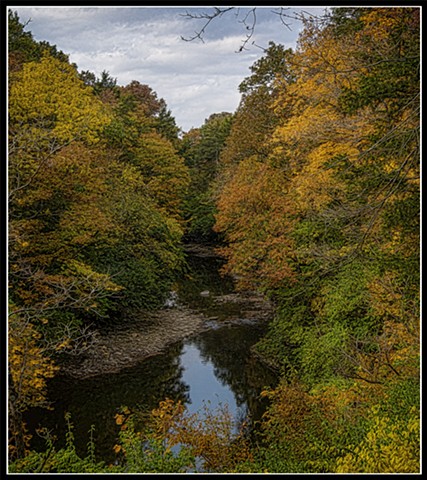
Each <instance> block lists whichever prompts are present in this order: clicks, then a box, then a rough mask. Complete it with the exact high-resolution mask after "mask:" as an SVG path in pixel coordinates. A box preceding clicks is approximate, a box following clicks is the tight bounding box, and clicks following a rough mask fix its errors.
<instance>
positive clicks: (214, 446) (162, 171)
mask: <svg viewBox="0 0 427 480" xmlns="http://www.w3.org/2000/svg"><path fill="white" fill-rule="evenodd" d="M419 13H420V9H418V8H415V7H393V8H365V7H353V8H348V7H346V8H334V9H332V10H331V12H330V13H328V14H327V15H325V16H323V17H322V18H316V17H313V16H307V17H303V18H302V19H303V24H304V28H303V30H302V32H301V34H300V36H299V40H298V44H297V47H296V48H295V49H294V50H292V49H285V48H284V47H283V46H282V45H279V44H275V43H273V42H271V43H270V44H269V46H268V48H267V49H266V50H265V52H264V55H263V56H262V57H261V58H260V59H259V60H258V61H257V62H255V63H254V64H253V66H252V67H251V73H250V75H249V76H248V77H247V78H246V79H242V82H241V84H240V93H241V101H240V104H239V106H238V108H237V110H236V111H235V112H234V113H233V114H229V113H224V112H222V113H215V114H213V115H211V116H210V117H209V118H208V119H207V120H206V121H205V123H204V125H202V126H200V127H199V128H195V129H192V130H190V131H189V132H186V133H185V134H183V135H182V136H180V135H179V133H180V132H179V128H178V127H177V126H176V123H175V120H174V118H173V116H172V113H171V112H170V111H169V110H168V107H167V104H166V102H165V100H164V99H161V98H158V96H157V94H156V92H154V91H153V90H152V89H151V88H150V87H149V86H148V85H146V84H142V83H140V82H139V81H136V80H135V81H132V82H131V83H130V84H129V85H126V86H118V85H117V84H116V81H115V79H113V78H111V77H110V75H109V74H108V72H107V71H104V72H103V74H102V75H101V78H97V77H96V76H95V75H94V74H93V73H91V72H89V71H86V72H79V71H78V67H77V66H76V65H74V64H71V63H70V62H69V59H68V56H67V55H66V54H64V53H63V52H60V51H58V50H57V48H56V47H55V46H52V45H50V44H49V43H47V42H37V41H35V40H34V39H33V37H32V35H31V33H30V32H28V31H25V27H24V25H22V23H21V22H20V20H19V17H18V15H17V14H16V13H14V12H11V11H9V23H8V26H9V29H8V33H9V44H8V45H9V82H8V89H9V91H8V95H9V105H8V113H9V130H8V133H9V137H8V140H9V145H8V214H9V218H8V233H9V238H8V261H9V278H8V280H9V290H8V365H9V402H8V414H9V459H10V462H11V465H12V469H13V471H17V472H18V471H21V472H27V473H29V472H31V471H35V469H37V468H42V469H43V468H46V472H47V471H51V472H55V471H56V472H60V471H69V470H64V469H66V468H74V469H75V470H73V471H77V472H106V471H110V472H113V471H114V472H117V473H120V472H124V471H127V472H137V473H141V468H147V469H148V471H161V472H163V471H169V470H165V469H166V468H169V469H171V470H170V471H175V472H176V471H182V469H184V468H190V469H191V468H195V467H194V465H195V463H194V461H195V460H194V458H195V457H197V455H199V454H200V452H203V451H204V450H203V449H204V448H207V447H206V445H210V448H211V450H209V455H211V457H210V458H211V459H212V462H211V464H210V465H211V467H210V468H211V471H212V472H217V473H221V472H222V473H223V472H227V473H241V472H252V473H259V472H270V473H277V472H282V473H292V472H296V473H324V472H328V473H417V472H419V470H420V201H421V199H420V19H419ZM184 241H192V242H210V243H214V245H215V246H216V247H217V251H218V252H219V253H220V254H221V255H222V256H223V257H224V258H225V260H226V263H225V267H224V273H227V274H230V275H232V276H233V278H234V279H235V280H236V284H237V286H238V288H241V289H249V290H256V291H258V292H262V293H263V294H265V295H266V296H268V297H269V298H270V299H271V300H272V301H273V302H274V305H275V317H274V320H273V321H272V322H271V323H270V325H269V329H268V332H267V334H266V336H265V337H264V338H262V339H261V341H260V342H259V343H258V344H256V346H255V349H254V350H255V352H256V354H257V355H258V356H259V357H260V358H262V359H263V360H264V361H265V362H266V363H267V364H269V365H270V366H271V368H272V369H274V370H275V371H276V372H277V373H278V374H279V376H280V382H279V385H278V387H277V388H275V389H266V390H265V391H264V392H263V396H264V397H265V398H266V399H268V401H269V405H270V406H269V408H268V410H267V413H266V414H265V416H264V419H263V421H262V422H261V424H260V431H261V432H262V435H261V439H260V438H257V439H256V440H254V441H253V442H252V443H251V442H250V441H249V440H248V439H247V438H239V440H238V441H235V442H234V443H230V444H227V445H226V446H224V445H225V444H224V443H223V442H222V443H221V441H219V437H218V436H215V429H216V427H215V426H213V425H217V424H216V423H215V422H216V420H213V419H211V421H212V422H213V423H212V424H209V425H208V424H205V425H204V427H203V428H202V427H201V426H200V424H199V427H197V428H195V427H194V425H195V424H196V423H194V422H196V421H195V419H194V418H188V417H185V414H184V411H183V410H182V408H181V406H179V405H173V404H172V403H170V402H169V401H166V400H165V402H164V403H162V405H160V406H159V409H158V410H156V411H154V412H152V418H151V420H152V422H154V423H152V424H150V425H154V427H153V428H154V430H150V431H149V433H147V432H145V434H147V435H148V436H147V437H144V438H145V439H146V441H147V442H148V444H149V445H151V447H150V448H151V450H150V449H148V450H144V451H141V452H140V455H141V456H140V457H133V456H132V455H131V453H130V452H131V451H133V450H132V449H133V447H135V446H136V445H139V443H138V442H141V438H142V437H141V435H142V433H141V432H138V431H137V428H136V425H135V424H134V423H133V420H134V417H132V415H128V414H126V415H124V416H122V417H120V418H119V421H120V422H121V423H120V425H122V424H126V425H127V426H126V428H123V429H122V433H121V436H120V439H119V440H118V442H119V445H118V447H117V452H121V455H122V457H121V461H120V462H121V463H120V462H119V463H120V464H119V465H118V466H106V465H102V464H98V463H96V462H95V461H94V459H93V458H92V457H90V458H89V457H88V458H87V459H81V458H78V457H76V455H75V452H74V453H73V450H72V445H71V444H68V447H67V448H68V450H67V452H68V453H67V455H69V456H68V457H67V459H68V460H67V462H69V463H66V462H65V460H64V458H65V457H64V452H61V451H55V449H53V450H52V452H51V453H49V456H50V457H49V462H46V461H44V460H43V457H42V456H40V455H41V454H39V453H37V452H34V451H31V450H30V448H29V438H28V435H27V433H26V429H25V425H24V423H23V414H24V412H26V411H27V410H28V409H29V408H31V407H34V406H46V405H47V398H46V385H47V382H48V381H49V379H50V378H52V377H53V376H54V375H56V374H57V372H58V370H59V369H60V365H61V361H62V360H61V359H63V358H64V356H66V355H69V354H72V353H73V352H77V351H79V352H81V351H83V350H84V349H85V348H90V340H91V337H90V332H89V330H88V326H89V325H96V326H98V327H102V325H103V324H104V323H105V322H108V321H115V322H119V321H120V320H121V319H122V318H123V316H124V315H132V312H136V311H140V310H141V309H145V310H148V309H156V308H159V307H161V306H162V305H163V304H164V302H165V299H166V297H167V295H168V292H169V291H170V289H171V285H172V284H173V282H174V280H175V279H176V278H177V276H179V275H180V274H182V272H183V271H184V269H185V255H184V250H183V242H184ZM125 418H126V421H125ZM167 422H169V423H167ZM166 425H167V428H166ZM169 428H170V429H171V430H168V429H169ZM156 429H157V430H156ZM161 432H163V436H162V435H161ZM173 432H174V433H173ZM218 435H219V433H218ZM207 439H209V441H208V440H207ZM159 440H160V441H159ZM162 440H164V442H163V443H162ZM168 442H169V443H168ZM173 442H176V443H180V444H181V445H183V446H184V447H185V448H184V447H183V450H182V452H181V453H180V454H179V456H178V457H174V456H173V455H172V454H171V451H170V449H169V450H168V448H169V447H168V445H169V446H170V444H173ZM163 448H166V450H162V449H163ZM150 451H151V453H150ZM220 451H221V452H222V453H221V454H220V453H219V452H220ZM70 452H71V453H72V455H71V453H70ZM126 452H127V454H126ZM153 452H154V453H153ZM187 454H188V455H187ZM144 455H146V456H145V457H144ZM150 455H152V456H150ZM156 455H160V457H161V458H162V459H163V460H162V462H160V463H156V462H154V461H153V458H157V457H156ZM192 455H193V456H192ZM219 459H221V460H219ZM61 462H65V463H64V464H63V463H61ZM70 462H71V463H70ZM150 462H151V463H150ZM192 462H193V463H192ZM64 465H65V466H64ZM67 465H68V466H67ZM32 469H33V470H32ZM49 469H50V470H49ZM61 469H62V470H61ZM114 469H116V470H114Z"/></svg>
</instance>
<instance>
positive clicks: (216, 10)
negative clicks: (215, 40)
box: [181, 7, 235, 43]
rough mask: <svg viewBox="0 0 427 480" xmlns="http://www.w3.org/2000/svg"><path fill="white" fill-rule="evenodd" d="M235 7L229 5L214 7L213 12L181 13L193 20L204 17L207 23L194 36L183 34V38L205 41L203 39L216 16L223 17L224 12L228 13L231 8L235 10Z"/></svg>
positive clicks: (188, 40)
mask: <svg viewBox="0 0 427 480" xmlns="http://www.w3.org/2000/svg"><path fill="white" fill-rule="evenodd" d="M234 8H235V7H227V8H218V7H214V12H213V13H200V14H194V13H189V12H186V13H185V14H181V16H182V17H185V18H187V19H191V20H200V19H203V20H205V23H204V24H203V26H202V28H201V29H200V30H198V31H196V32H195V35H193V36H192V37H187V38H186V37H183V36H182V35H181V40H184V42H192V41H193V40H196V39H199V40H201V41H202V42H203V43H204V40H203V35H204V34H205V31H206V28H207V27H208V26H209V24H210V23H211V22H212V21H213V20H215V19H216V18H220V17H222V15H224V13H227V12H229V11H231V10H234Z"/></svg>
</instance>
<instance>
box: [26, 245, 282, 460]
mask: <svg viewBox="0 0 427 480" xmlns="http://www.w3.org/2000/svg"><path fill="white" fill-rule="evenodd" d="M188 261H189V266H190V269H189V271H188V273H187V274H186V275H185V277H184V278H183V279H182V281H181V282H179V284H178V285H177V288H176V290H175V291H174V292H173V293H171V299H170V301H169V302H168V305H167V307H165V311H164V312H165V316H166V313H167V315H168V318H174V314H175V312H176V321H177V322H179V321H180V319H182V318H183V312H184V313H185V314H186V315H187V316H188V315H189V312H191V315H192V316H195V315H196V316H199V317H200V324H199V325H198V328H197V329H196V331H195V332H194V333H193V334H189V335H186V336H185V338H182V339H181V340H179V341H175V342H173V343H172V344H169V345H168V346H167V347H166V348H163V349H162V351H161V352H160V353H158V354H156V355H151V356H149V357H148V358H145V359H142V360H141V361H137V362H133V364H132V365H129V366H127V367H124V368H120V369H119V370H118V371H114V372H111V373H100V374H91V375H90V376H88V377H87V378H86V377H85V376H84V375H83V376H80V377H79V376H78V375H77V376H76V375H74V376H72V375H70V374H68V375H65V374H63V375H61V376H58V377H56V378H55V379H53V380H52V381H51V382H50V384H49V393H48V395H49V400H50V401H51V402H52V405H53V407H54V409H53V410H52V411H48V412H47V411H46V410H41V409H33V410H32V411H31V412H29V415H28V427H29V429H30V431H31V432H34V430H35V428H37V427H38V426H44V427H47V428H48V429H49V430H51V431H52V432H53V433H54V434H55V435H56V436H57V437H58V439H59V440H58V445H61V443H62V439H64V437H65V421H64V415H65V413H66V412H69V413H70V414H71V421H72V423H73V425H74V430H73V433H74V436H75V443H76V447H77V450H78V453H79V454H80V455H85V453H86V449H87V447H86V445H87V443H88V441H89V433H88V432H89V430H90V427H91V425H94V426H95V433H94V440H95V444H96V456H97V459H98V460H104V461H106V462H114V459H115V454H114V451H113V446H114V444H115V443H116V437H117V433H118V426H117V425H116V424H115V420H114V416H115V414H116V413H117V412H118V411H119V409H120V408H121V407H123V406H127V407H128V408H130V409H131V410H132V409H141V410H143V411H149V410H151V409H153V408H155V407H157V406H158V403H159V402H160V401H161V400H164V399H165V398H171V399H173V400H175V401H176V400H181V401H182V402H183V403H184V404H185V405H186V407H187V409H188V410H189V411H190V412H191V413H193V412H197V411H201V410H202V409H203V407H204V405H205V406H208V407H209V408H212V409H215V408H217V407H218V406H220V405H227V407H228V409H229V411H230V412H231V413H232V415H233V417H234V419H235V420H236V423H239V422H242V421H243V420H246V419H248V418H249V419H251V420H257V419H259V418H260V417H261V415H262V413H263V412H264V410H265V407H266V405H265V403H264V400H262V399H261V398H260V392H261V390H262V389H263V388H264V387H265V386H272V385H274V384H275V383H276V376H275V375H274V373H273V372H272V371H271V370H269V369H268V368H267V367H266V366H265V365H263V364H262V363H261V362H260V361H259V360H258V359H257V358H256V357H255V356H254V355H253V353H252V352H251V347H252V346H253V345H254V344H255V343H256V342H257V341H258V340H259V338H260V337H261V336H262V334H263V333H264V332H265V329H266V326H267V323H268V319H269V318H270V317H271V314H272V311H271V309H270V308H269V306H268V305H267V304H266V303H265V301H264V300H263V299H261V298H260V297H258V296H255V295H253V294H251V295H246V296H245V295H244V294H238V293H236V292H234V290H233V282H232V279H231V278H227V277H226V278H224V277H221V276H220V275H219V271H218V270H219V268H220V266H221V260H220V259H218V258H217V257H215V256H213V255H207V254H206V252H204V253H203V254H202V253H201V252H200V251H199V252H198V253H192V254H190V256H189V258H188ZM159 318H161V315H160V317H159ZM123 329H126V327H123V326H121V328H120V332H121V334H123ZM125 333H126V332H125ZM108 335H109V336H110V338H111V336H114V335H115V332H114V328H113V329H111V330H110V331H109V332H108ZM117 335H118V334H117ZM136 338H137V337H136ZM116 351H117V348H116ZM92 363H94V362H92ZM79 368H84V367H82V366H80V367H79ZM101 371H102V370H101ZM33 445H34V446H35V447H36V448H42V441H41V440H40V439H38V438H37V435H35V437H34V439H33Z"/></svg>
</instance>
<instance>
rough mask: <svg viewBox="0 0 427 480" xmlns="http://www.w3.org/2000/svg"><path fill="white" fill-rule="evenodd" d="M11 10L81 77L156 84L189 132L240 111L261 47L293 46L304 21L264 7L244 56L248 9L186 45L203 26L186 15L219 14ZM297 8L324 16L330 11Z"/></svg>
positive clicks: (219, 21) (233, 13) (133, 9)
mask: <svg viewBox="0 0 427 480" xmlns="http://www.w3.org/2000/svg"><path fill="white" fill-rule="evenodd" d="M8 8H10V9H12V10H13V11H17V12H18V15H19V18H20V20H21V22H22V23H25V22H27V21H28V20H31V22H30V23H29V24H28V26H27V28H26V30H27V31H31V32H32V34H33V36H34V38H35V40H38V41H40V40H46V41H48V42H49V43H50V44H53V45H56V46H57V47H58V49H59V50H62V51H63V52H64V53H66V54H68V55H69V58H70V61H71V62H74V63H76V64H77V66H78V69H79V71H80V70H90V71H92V72H94V73H95V74H96V75H97V76H99V75H100V74H101V72H102V71H104V70H106V71H108V72H109V74H110V75H111V76H112V77H113V78H116V79H117V83H118V84H119V85H127V84H128V83H130V82H131V81H132V80H137V81H139V82H140V83H142V84H147V85H149V86H150V87H151V88H152V89H153V90H154V91H155V92H156V93H157V95H158V97H160V98H163V99H164V100H165V101H166V103H167V105H168V108H169V109H170V110H171V112H172V115H173V116H174V117H175V119H176V122H177V124H178V126H179V127H180V128H182V130H183V131H188V130H189V129H190V128H192V127H199V126H201V125H202V124H203V123H204V121H205V119H207V118H208V117H209V115H211V114H212V113H219V112H223V111H225V112H234V111H235V109H236V107H237V106H238V104H239V100H240V94H239V91H238V86H239V84H240V82H241V81H242V80H243V79H244V78H245V77H247V76H248V75H250V70H249V68H250V66H251V65H253V63H254V62H255V61H256V60H257V59H258V58H260V56H262V53H263V52H262V49H261V48H259V47H267V46H268V42H269V41H274V42H276V43H280V44H282V45H284V46H285V47H286V48H288V47H291V48H294V47H295V45H296V40H297V38H298V32H299V29H300V28H301V25H300V24H299V23H298V22H297V21H293V22H292V25H291V29H289V28H287V27H286V26H285V25H284V24H283V22H282V21H281V17H280V16H279V15H277V14H275V13H273V11H276V12H277V11H278V10H277V7H257V9H256V28H255V33H254V35H253V37H252V38H251V40H250V42H248V44H247V49H246V50H244V51H242V52H241V53H237V52H238V50H239V48H240V46H241V45H242V42H243V40H244V39H245V36H246V33H247V29H246V27H245V25H244V23H243V21H244V19H245V15H246V14H247V13H248V12H249V10H250V9H248V8H241V7H240V8H236V9H234V10H233V11H231V12H229V13H228V14H226V15H224V16H222V17H221V18H219V19H216V20H214V21H212V22H211V24H210V25H209V26H208V27H207V29H206V32H205V35H204V42H201V41H200V40H194V41H192V42H186V41H183V40H182V39H181V37H185V38H189V37H191V36H193V35H194V33H195V32H196V31H197V30H198V29H200V28H201V27H202V25H203V23H204V22H203V21H200V20H190V19H188V18H186V17H185V13H186V12H189V13H196V14H197V13H202V12H212V10H213V9H212V8H211V7H202V8H199V9H195V8H193V7H188V8H186V7H142V6H139V7H128V8H126V7H61V6H54V7H42V6H40V7H20V6H18V5H16V6H14V5H8ZM298 9H303V10H305V11H307V12H310V13H320V14H321V13H323V12H324V7H319V8H318V9H315V8H303V7H301V6H300V7H298ZM295 10H296V9H295V8H290V9H289V10H287V13H289V14H291V13H292V12H294V11H295ZM247 23H248V24H251V23H252V16H249V17H248V18H247ZM252 42H254V43H252Z"/></svg>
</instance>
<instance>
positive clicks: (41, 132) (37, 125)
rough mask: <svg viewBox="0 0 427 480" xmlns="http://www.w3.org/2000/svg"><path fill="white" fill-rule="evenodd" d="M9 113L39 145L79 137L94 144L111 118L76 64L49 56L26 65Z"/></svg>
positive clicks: (13, 87)
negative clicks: (85, 83) (78, 71)
mask: <svg viewBox="0 0 427 480" xmlns="http://www.w3.org/2000/svg"><path fill="white" fill-rule="evenodd" d="M9 113H10V119H11V125H19V128H26V130H27V132H26V133H25V135H26V136H28V135H30V136H32V137H34V136H38V137H39V139H38V144H39V147H40V146H41V145H42V143H43V141H47V140H53V139H55V140H56V141H57V142H58V143H65V142H68V141H70V140H72V139H74V138H76V137H78V138H81V139H83V138H84V139H85V140H86V141H87V142H89V143H94V142H96V141H97V139H98V131H99V130H100V129H101V128H103V127H104V126H105V125H106V124H107V123H109V121H110V120H109V117H108V115H106V114H105V112H104V111H103V106H102V104H101V103H100V102H99V101H98V100H96V99H95V97H94V96H93V95H92V92H91V90H90V89H88V88H86V87H85V86H84V84H83V82H82V81H80V80H79V78H78V74H77V71H76V70H75V69H74V67H73V66H71V65H69V64H67V63H64V62H61V61H59V60H57V59H55V58H52V57H48V56H45V57H43V58H42V60H41V61H40V62H30V63H26V64H24V66H23V69H22V72H20V74H19V75H17V79H16V81H15V82H14V83H13V84H12V85H11V89H10V96H9ZM29 128H31V129H32V131H30V130H29ZM24 132H25V130H24Z"/></svg>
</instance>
